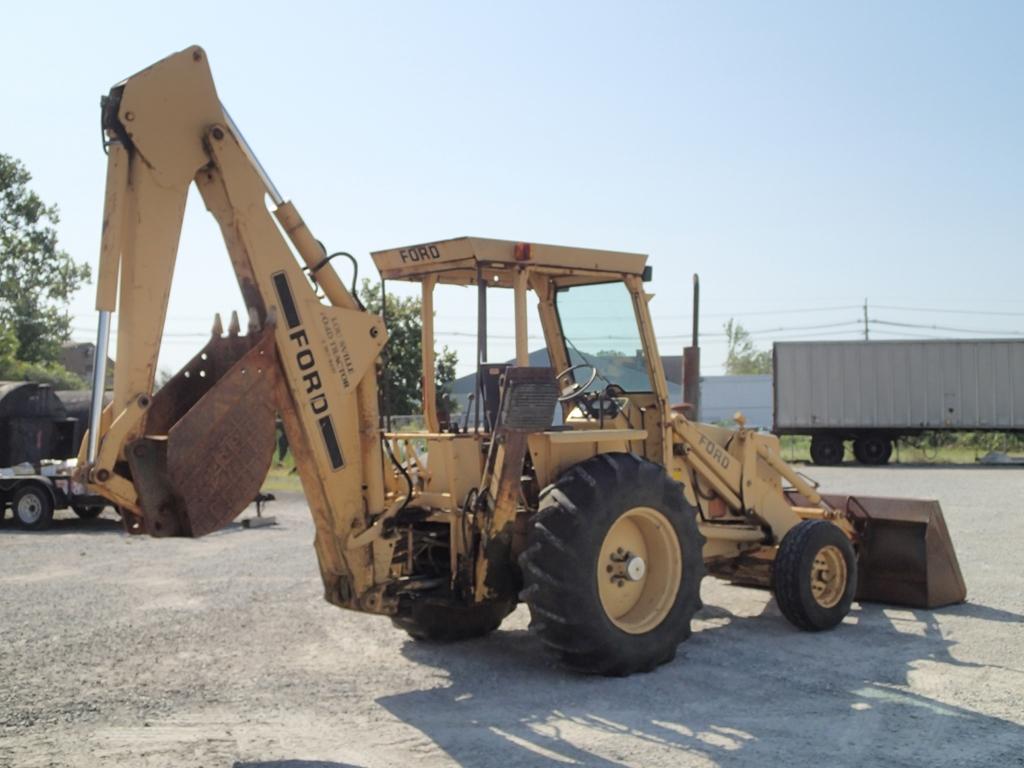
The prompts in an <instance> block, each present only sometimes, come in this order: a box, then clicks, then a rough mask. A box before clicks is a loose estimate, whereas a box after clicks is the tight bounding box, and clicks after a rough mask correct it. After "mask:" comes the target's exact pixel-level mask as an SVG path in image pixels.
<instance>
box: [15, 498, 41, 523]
mask: <svg viewBox="0 0 1024 768" xmlns="http://www.w3.org/2000/svg"><path fill="white" fill-rule="evenodd" d="M17 512H18V519H19V520H21V521H22V522H23V523H25V524H26V525H32V524H33V523H37V522H39V518H40V517H42V515H43V503H42V502H41V501H40V500H39V499H38V498H37V497H36V496H35V495H34V494H27V495H25V496H22V497H21V498H20V499H18V509H17Z"/></svg>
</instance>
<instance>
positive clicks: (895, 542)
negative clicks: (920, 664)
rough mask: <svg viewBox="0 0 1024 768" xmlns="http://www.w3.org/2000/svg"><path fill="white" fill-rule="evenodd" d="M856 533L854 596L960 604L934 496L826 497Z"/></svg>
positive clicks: (961, 588) (960, 590)
mask: <svg viewBox="0 0 1024 768" xmlns="http://www.w3.org/2000/svg"><path fill="white" fill-rule="evenodd" d="M824 498H825V501H827V502H828V503H829V504H830V505H831V506H832V507H834V508H835V509H839V510H846V511H847V512H848V513H849V516H850V517H851V519H852V520H853V521H854V524H855V526H856V527H857V528H858V531H859V532H860V540H859V541H858V542H857V572H858V579H857V599H858V600H866V601H871V602H879V603H893V604H895V605H906V606H910V607H913V608H939V607H941V606H944V605H952V604H954V603H962V602H963V601H964V600H965V599H966V598H967V587H966V585H965V584H964V577H963V575H962V574H961V573H960V564H959V562H958V561H957V558H956V551H955V550H954V548H953V542H952V540H951V539H950V538H949V530H948V529H947V528H946V521H945V518H944V517H943V516H942V508H941V507H940V506H939V503H938V502H937V501H926V500H923V499H890V498H877V497H870V496H825V497H824Z"/></svg>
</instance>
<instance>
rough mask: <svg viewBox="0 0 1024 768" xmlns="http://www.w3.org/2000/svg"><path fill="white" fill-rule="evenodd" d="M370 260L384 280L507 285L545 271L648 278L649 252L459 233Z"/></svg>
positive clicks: (587, 277) (592, 278) (567, 280)
mask: <svg viewBox="0 0 1024 768" xmlns="http://www.w3.org/2000/svg"><path fill="white" fill-rule="evenodd" d="M371 255H372V256H373V261H374V264H376V265H377V270H378V271H379V272H380V276H381V277H382V278H384V279H385V280H406V281H412V282H419V281H422V280H423V279H424V278H427V277H433V278H435V279H436V281H437V282H438V283H443V284H448V285H474V284H476V283H477V281H478V279H479V280H483V281H486V283H487V285H489V286H495V287H500V288H511V287H512V285H513V280H514V276H515V274H516V273H517V272H519V271H521V270H523V269H524V268H526V269H527V270H528V271H529V272H530V274H531V275H543V276H546V277H548V278H549V279H551V280H553V281H554V282H555V284H556V285H557V286H559V287H566V286H571V285H584V284H587V283H607V282H611V281H614V280H621V279H622V278H623V277H624V276H626V275H635V276H637V277H642V278H644V279H645V280H646V279H649V278H650V269H649V268H648V267H647V256H645V255H644V254H641V253H622V252H618V251H598V250H594V249H592V248H568V247H565V246H561V245H543V244H541V243H526V242H515V241H512V240H491V239H488V238H483V237H457V238H454V239H451V240H439V241H435V242H430V243H421V244H419V245H411V246H408V247H405V248H391V249H388V250H385V251H374V252H373V253H372V254H371Z"/></svg>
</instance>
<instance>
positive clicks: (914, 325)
mask: <svg viewBox="0 0 1024 768" xmlns="http://www.w3.org/2000/svg"><path fill="white" fill-rule="evenodd" d="M869 322H870V323H871V324H872V325H892V326H898V327H900V328H924V329H925V330H930V331H950V332H952V333H977V334H981V335H983V336H986V335H988V336H1024V333H1021V332H1020V331H998V330H994V329H987V330H979V329H978V328H952V327H950V326H948V325H926V324H923V323H898V322H896V321H894V320H876V319H871V320H869Z"/></svg>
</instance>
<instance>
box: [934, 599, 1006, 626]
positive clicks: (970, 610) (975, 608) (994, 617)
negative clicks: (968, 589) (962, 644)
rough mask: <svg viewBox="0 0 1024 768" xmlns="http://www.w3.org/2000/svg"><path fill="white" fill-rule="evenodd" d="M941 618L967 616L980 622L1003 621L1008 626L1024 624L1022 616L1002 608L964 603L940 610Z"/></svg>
mask: <svg viewBox="0 0 1024 768" xmlns="http://www.w3.org/2000/svg"><path fill="white" fill-rule="evenodd" d="M939 611H940V612H941V614H942V615H943V616H969V617H971V618H972V619H981V620H982V621H1004V622H1007V623H1010V624H1024V614H1020V613H1013V612H1012V611H1004V610H1003V609H1002V608H991V607H989V606H987V605H980V604H978V603H972V602H969V601H968V602H966V603H961V604H960V605H951V606H949V607H947V608H940V609H939Z"/></svg>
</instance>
